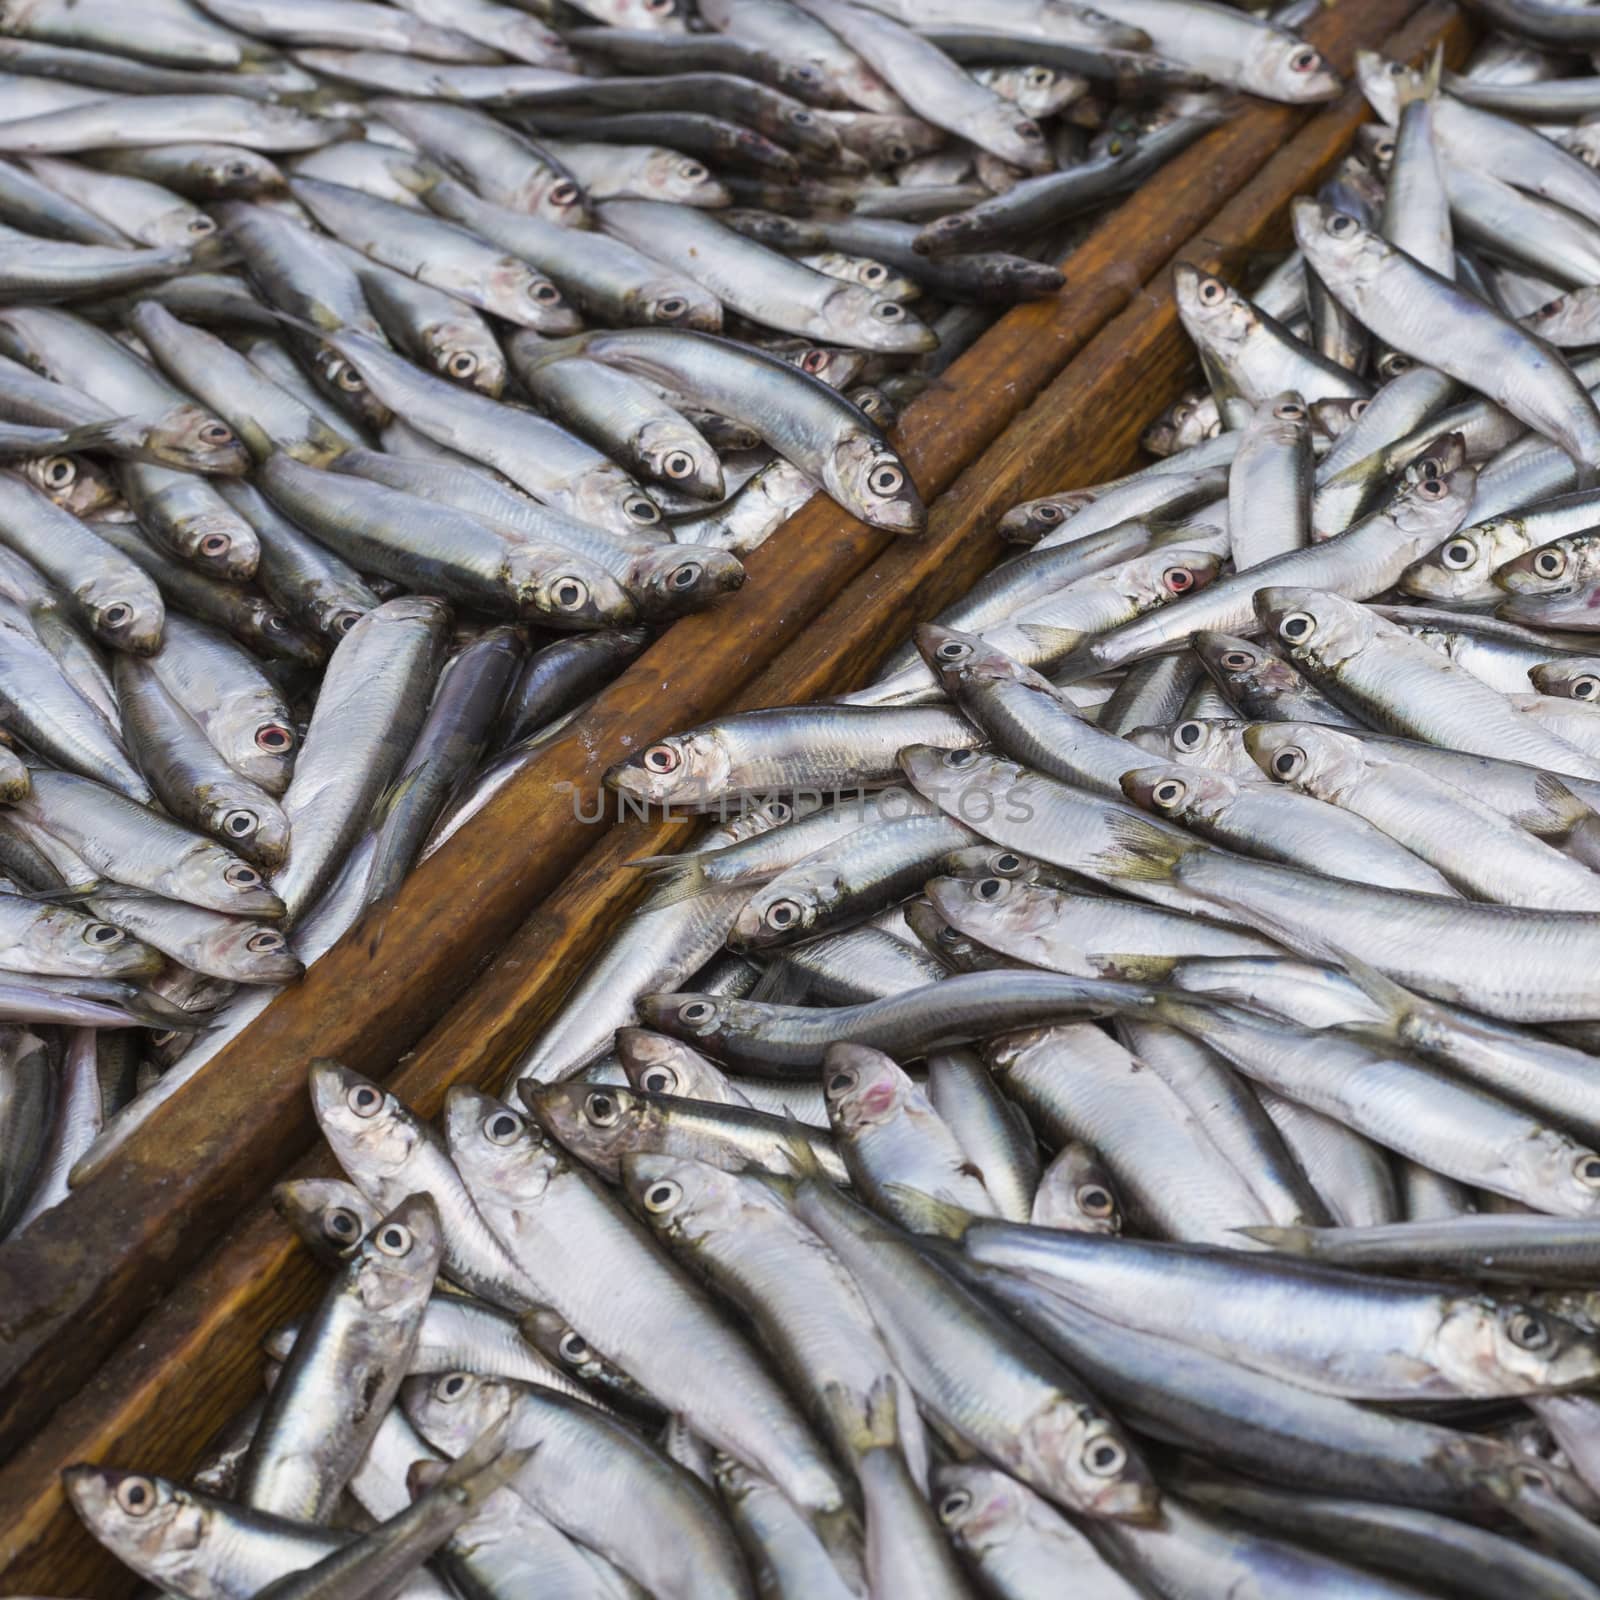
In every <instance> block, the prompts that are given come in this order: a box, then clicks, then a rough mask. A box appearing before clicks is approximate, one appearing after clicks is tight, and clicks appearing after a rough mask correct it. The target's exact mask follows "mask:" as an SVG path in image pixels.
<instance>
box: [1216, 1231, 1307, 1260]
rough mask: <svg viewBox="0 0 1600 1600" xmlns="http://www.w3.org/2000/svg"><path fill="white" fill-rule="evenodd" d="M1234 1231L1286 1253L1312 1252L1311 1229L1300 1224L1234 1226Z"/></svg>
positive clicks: (1302, 1254)
mask: <svg viewBox="0 0 1600 1600" xmlns="http://www.w3.org/2000/svg"><path fill="white" fill-rule="evenodd" d="M1231 1231H1232V1232H1234V1233H1242V1234H1243V1235H1244V1236H1245V1238H1247V1239H1254V1240H1255V1241H1256V1243H1257V1244H1264V1245H1268V1246H1270V1247H1271V1248H1272V1249H1274V1250H1281V1251H1283V1252H1284V1253H1285V1254H1286V1255H1295V1256H1308V1255H1310V1254H1311V1229H1310V1228H1303V1227H1299V1226H1289V1227H1282V1228H1273V1227H1268V1226H1266V1225H1264V1224H1263V1225H1262V1226H1260V1227H1254V1228H1234V1229H1232V1230H1231Z"/></svg>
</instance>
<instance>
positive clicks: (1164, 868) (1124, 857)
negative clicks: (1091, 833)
mask: <svg viewBox="0 0 1600 1600" xmlns="http://www.w3.org/2000/svg"><path fill="white" fill-rule="evenodd" d="M1106 831H1107V832H1108V833H1109V834H1110V836H1111V843H1110V844H1109V845H1108V846H1107V847H1106V848H1105V849H1103V850H1101V851H1099V852H1097V853H1096V855H1095V857H1094V862H1093V865H1094V866H1095V868H1096V869H1097V870H1098V871H1100V872H1104V873H1105V874H1106V875H1107V876H1108V877H1112V878H1120V879H1123V880H1124V881H1126V882H1132V883H1171V882H1173V881H1175V880H1176V878H1177V876H1178V867H1179V863H1180V862H1181V861H1182V860H1183V858H1184V857H1185V856H1186V855H1188V854H1190V853H1191V852H1192V851H1194V850H1197V849H1200V848H1202V847H1201V846H1199V845H1197V844H1195V843H1193V842H1191V841H1189V840H1185V839H1183V838H1181V837H1179V836H1177V835H1176V834H1174V833H1173V832H1172V831H1171V830H1170V829H1167V828H1161V827H1158V826H1156V824H1154V823H1151V822H1146V821H1145V820H1144V818H1142V817H1137V816H1133V815H1131V814H1129V815H1124V814H1123V813H1121V812H1117V813H1115V814H1113V815H1112V816H1111V817H1110V818H1109V820H1108V822H1107V827H1106Z"/></svg>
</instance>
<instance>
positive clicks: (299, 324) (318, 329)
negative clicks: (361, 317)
mask: <svg viewBox="0 0 1600 1600" xmlns="http://www.w3.org/2000/svg"><path fill="white" fill-rule="evenodd" d="M266 310H267V311H268V313H269V314H270V315H271V316H273V317H275V318H276V319H277V320H278V321H279V322H281V323H282V324H283V325H284V327H286V328H293V329H294V331H295V332H296V333H303V334H305V336H306V337H307V338H308V339H316V340H319V341H320V340H321V338H322V336H323V334H325V333H337V332H338V331H339V329H340V328H342V327H343V326H344V324H343V323H342V322H335V323H331V324H329V326H327V327H323V326H322V325H321V324H320V323H317V322H313V321H311V320H310V319H309V318H307V317H297V316H296V315H295V314H294V313H293V312H292V311H280V310H279V309H278V307H277V306H267V307H266Z"/></svg>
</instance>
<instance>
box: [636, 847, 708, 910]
mask: <svg viewBox="0 0 1600 1600" xmlns="http://www.w3.org/2000/svg"><path fill="white" fill-rule="evenodd" d="M708 887H709V885H708V884H707V883H706V874H705V868H704V867H702V866H701V865H700V863H699V862H698V861H696V860H694V859H693V858H692V857H691V858H690V859H689V861H688V863H687V865H679V866H676V867H662V868H660V869H659V870H658V871H657V872H656V873H655V875H654V877H653V880H652V887H651V890H650V899H649V902H648V904H649V905H650V907H651V908H652V909H654V908H655V907H657V906H675V905H677V904H678V902H679V901H680V900H692V899H694V897H695V896H696V895H698V894H704V893H705V891H706V889H707V888H708Z"/></svg>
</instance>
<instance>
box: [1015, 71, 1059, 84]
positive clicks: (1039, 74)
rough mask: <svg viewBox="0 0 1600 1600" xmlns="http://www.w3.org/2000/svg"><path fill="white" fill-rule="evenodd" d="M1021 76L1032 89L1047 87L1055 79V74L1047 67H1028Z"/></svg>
mask: <svg viewBox="0 0 1600 1600" xmlns="http://www.w3.org/2000/svg"><path fill="white" fill-rule="evenodd" d="M1022 77H1023V81H1024V82H1025V83H1026V84H1027V85H1028V86H1029V88H1032V89H1047V88H1049V87H1050V85H1051V84H1052V83H1054V82H1055V81H1056V75H1055V73H1053V72H1052V71H1051V70H1050V69H1049V67H1029V68H1028V70H1027V71H1026V72H1025V73H1023V75H1022Z"/></svg>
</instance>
